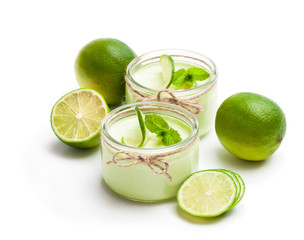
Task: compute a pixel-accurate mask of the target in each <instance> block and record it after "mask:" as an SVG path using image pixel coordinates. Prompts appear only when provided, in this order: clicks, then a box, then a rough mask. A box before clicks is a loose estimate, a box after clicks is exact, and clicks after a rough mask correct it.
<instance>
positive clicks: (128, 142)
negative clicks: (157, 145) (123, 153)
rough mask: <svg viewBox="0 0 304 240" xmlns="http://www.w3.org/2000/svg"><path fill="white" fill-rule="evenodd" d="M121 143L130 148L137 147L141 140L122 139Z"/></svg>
mask: <svg viewBox="0 0 304 240" xmlns="http://www.w3.org/2000/svg"><path fill="white" fill-rule="evenodd" d="M121 143H122V144H125V145H129V146H132V147H137V146H139V145H140V144H141V139H140V138H129V137H122V138H121Z"/></svg>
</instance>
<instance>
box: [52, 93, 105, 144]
mask: <svg viewBox="0 0 304 240" xmlns="http://www.w3.org/2000/svg"><path fill="white" fill-rule="evenodd" d="M108 112H109V108H108V105H107V103H106V102H105V100H104V99H103V97H102V96H101V95H100V94H99V93H97V92H96V91H94V90H92V89H85V88H81V89H77V90H74V91H72V92H69V93H67V94H66V95H64V96H63V97H62V98H60V99H59V100H58V101H57V102H56V103H55V105H54V107H53V109H52V113H51V126H52V129H53V131H54V133H55V134H56V136H57V137H58V138H59V139H60V140H61V141H63V142H64V143H66V144H67V145H69V146H72V147H77V148H90V147H94V146H97V145H98V144H99V143H100V130H101V121H102V120H103V118H104V117H105V115H106V114H107V113H108Z"/></svg>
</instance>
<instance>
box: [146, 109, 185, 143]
mask: <svg viewBox="0 0 304 240" xmlns="http://www.w3.org/2000/svg"><path fill="white" fill-rule="evenodd" d="M145 125H146V128H147V129H148V130H149V131H150V132H152V133H155V134H156V136H157V137H159V138H162V142H163V143H164V144H165V145H166V146H169V145H173V144H175V143H178V142H181V141H182V138H181V136H180V134H179V133H178V131H176V130H175V129H173V128H172V127H170V126H169V124H168V123H167V122H166V121H165V119H163V118H162V117H161V116H158V115H156V114H147V115H145Z"/></svg>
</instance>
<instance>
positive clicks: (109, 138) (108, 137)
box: [100, 101, 199, 155]
mask: <svg viewBox="0 0 304 240" xmlns="http://www.w3.org/2000/svg"><path fill="white" fill-rule="evenodd" d="M149 105H150V106H159V107H160V108H162V110H168V111H171V112H173V111H174V113H175V114H176V113H177V112H179V113H180V115H182V116H184V117H185V118H186V119H187V120H188V121H189V122H191V124H192V126H191V127H192V132H191V134H190V136H189V137H188V138H186V139H184V140H182V141H181V142H179V143H176V144H173V145H170V146H164V147H161V148H138V147H133V146H128V145H125V144H123V143H121V142H119V141H117V140H116V139H114V138H113V137H112V136H111V135H110V133H109V131H108V128H109V126H108V125H109V123H110V122H111V121H112V120H113V119H115V116H116V115H117V114H118V113H119V112H123V111H127V110H131V111H132V113H133V112H134V113H135V112H136V111H135V106H138V107H140V106H145V107H148V106H149ZM173 116H174V115H173ZM198 132H199V125H198V121H197V119H196V117H195V116H194V115H193V114H192V113H191V112H189V111H188V110H186V109H184V108H182V107H180V106H177V105H174V104H170V103H164V102H156V101H155V102H136V103H132V104H125V105H122V106H120V107H117V108H115V109H113V110H112V111H111V112H110V113H108V114H107V115H106V116H105V118H104V119H103V121H102V126H101V133H100V134H101V139H102V138H105V140H106V141H108V142H110V144H111V145H114V146H115V147H116V148H118V149H124V150H129V151H130V152H137V153H142V152H144V154H145V155H153V154H159V153H163V152H172V151H174V150H176V149H179V148H182V147H184V146H187V145H188V144H190V143H192V142H193V141H195V139H196V137H197V136H198Z"/></svg>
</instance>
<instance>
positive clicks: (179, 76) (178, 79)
mask: <svg viewBox="0 0 304 240" xmlns="http://www.w3.org/2000/svg"><path fill="white" fill-rule="evenodd" d="M186 76H187V74H186V70H185V69H183V68H182V69H179V70H178V71H176V72H175V73H174V75H173V80H172V83H171V84H173V85H175V86H177V87H181V86H183V84H184V83H185V78H186Z"/></svg>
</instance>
